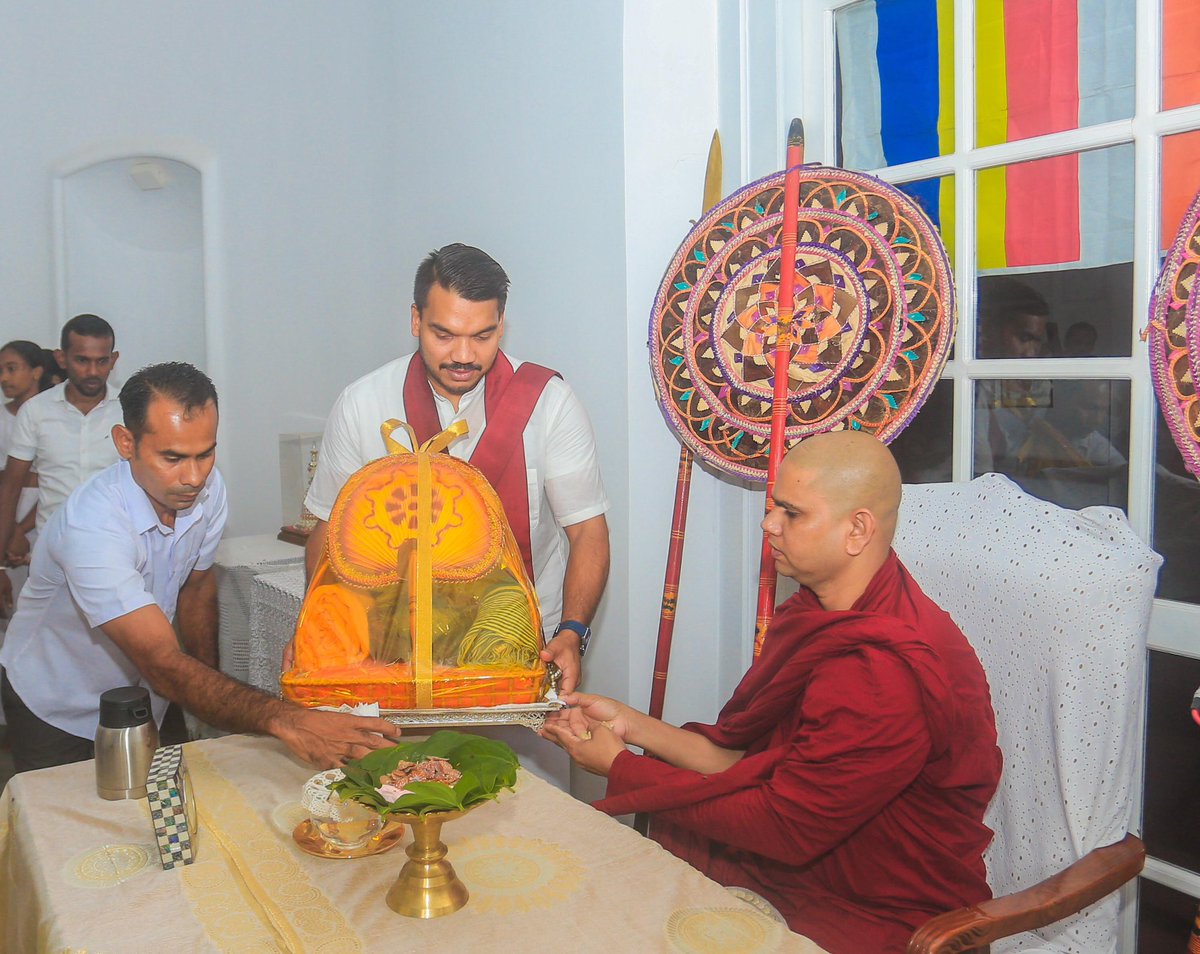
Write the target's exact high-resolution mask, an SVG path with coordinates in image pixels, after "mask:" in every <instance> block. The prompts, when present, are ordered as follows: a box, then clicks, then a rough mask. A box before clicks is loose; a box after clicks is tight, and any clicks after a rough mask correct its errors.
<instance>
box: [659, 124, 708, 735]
mask: <svg viewBox="0 0 1200 954" xmlns="http://www.w3.org/2000/svg"><path fill="white" fill-rule="evenodd" d="M721 174H722V160H721V136H720V133H719V132H713V137H712V142H711V143H710V144H709V147H708V167H707V169H706V170H705V173H704V200H703V203H704V208H703V210H702V213H703V212H707V211H708V210H709V209H711V208H712V207H713V206H714V205H716V204H717V203H718V202H720V201H721ZM692 458H693V455H692V452H691V450H689V449H688V447H687V445H686V444H685V445H684V446H682V447H681V448H680V449H679V470H678V472H677V473H676V477H675V508H674V511H673V512H672V514H671V540H670V543H669V544H668V546H667V569H666V575H665V579H664V581H663V595H662V607H661V609H660V611H659V616H658V645H657V647H656V648H655V651H654V675H653V678H652V679H651V682H650V708H649V712H650V715H652V716H654V718H656V719H661V718H662V713H663V704H664V702H665V700H666V695H667V669H668V668H669V667H670V665H671V640H672V638H673V637H674V635H675V608H676V605H677V603H678V601H679V575H680V570H681V567H682V565H683V537H684V533H685V532H686V530H687V510H688V498H689V495H690V493H691V489H692Z"/></svg>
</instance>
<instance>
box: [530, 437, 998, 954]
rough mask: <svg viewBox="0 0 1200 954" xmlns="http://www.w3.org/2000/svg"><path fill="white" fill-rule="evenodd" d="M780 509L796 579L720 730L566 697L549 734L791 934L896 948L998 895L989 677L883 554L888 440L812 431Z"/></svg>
mask: <svg viewBox="0 0 1200 954" xmlns="http://www.w3.org/2000/svg"><path fill="white" fill-rule="evenodd" d="M774 499H775V506H774V508H773V509H772V510H771V511H770V512H769V513H768V514H767V516H766V517H765V518H764V520H763V529H764V530H765V531H766V532H767V535H768V538H769V541H770V544H771V548H772V550H773V551H774V554H775V562H776V567H777V568H778V570H779V571H780V572H781V573H783V574H785V575H787V576H790V577H792V578H793V579H795V580H796V581H797V582H798V583H800V585H801V588H800V590H799V592H798V593H796V595H795V596H793V597H791V598H790V599H788V600H786V601H785V602H784V603H782V604H781V605H780V606H779V608H778V609H777V611H776V614H775V618H774V621H773V622H772V624H771V626H770V628H769V630H768V631H767V636H766V642H765V645H764V648H763V652H762V655H761V656H760V657H759V658H758V659H756V660H755V661H754V663H753V665H752V666H751V667H750V669H749V671H748V672H747V673H746V675H745V676H744V677H743V679H742V681H741V683H740V684H739V686H738V687H737V689H736V690H735V692H734V694H733V697H732V698H731V699H730V700H729V702H728V703H727V704H726V705H725V707H724V708H723V709H722V710H721V713H720V715H719V717H718V719H717V722H716V724H715V725H699V724H695V723H691V724H688V725H686V726H684V727H683V728H676V727H674V726H671V725H668V724H666V723H664V722H660V721H658V720H657V719H652V718H650V717H649V716H647V715H644V714H642V713H641V712H638V711H637V710H635V709H632V708H630V707H629V706H626V705H624V704H622V703H618V702H615V701H614V700H612V699H605V698H603V697H599V696H591V695H585V694H582V693H573V694H570V695H569V696H567V697H566V699H567V701H568V702H569V703H570V704H571V705H572V706H574V707H575V708H572V709H570V710H567V712H565V713H563V714H562V715H559V716H556V717H555V719H554V720H552V721H548V722H547V725H546V727H545V729H544V730H543V734H544V735H545V736H546V737H547V738H551V739H553V740H554V741H556V742H558V743H559V744H560V745H562V746H563V747H564V748H565V749H566V750H567V751H568V753H570V755H571V757H572V758H573V759H575V761H576V762H578V763H579V764H580V765H582V766H583V767H584V768H587V769H589V770H590V771H593V772H596V773H598V774H600V775H605V776H607V777H608V790H607V797H606V798H605V799H603V800H602V801H601V802H598V803H597V807H599V808H601V809H603V810H604V811H606V812H609V813H610V814H614V815H616V814H625V813H628V812H651V813H652V815H651V818H652V822H651V834H652V835H653V837H654V838H655V839H657V840H658V841H659V842H661V843H662V844H663V845H664V846H665V847H666V848H668V849H669V850H670V851H672V852H673V853H675V854H676V855H678V856H679V857H681V858H683V859H684V860H685V861H688V862H690V863H691V864H693V865H695V866H696V867H697V868H699V869H700V870H702V871H704V872H705V873H706V874H707V875H709V877H711V878H713V879H715V880H717V881H719V882H721V883H722V884H726V885H730V886H734V885H736V886H741V887H745V888H750V889H751V890H753V891H755V892H757V893H758V894H760V895H762V896H763V897H765V898H766V899H767V900H768V901H770V902H771V903H772V904H773V905H774V906H775V907H776V908H778V909H779V911H780V912H781V913H782V914H783V916H784V917H785V918H786V920H787V922H788V924H789V925H790V926H791V928H792V929H793V930H794V931H796V932H797V933H800V934H803V935H806V936H807V937H809V938H811V939H812V940H813V941H815V942H816V943H817V944H819V945H821V947H823V948H824V949H826V950H828V951H830V952H832V954H843V952H844V954H859V952H862V951H872V952H887V951H897V952H898V951H903V950H904V947H905V944H906V942H907V939H908V937H909V935H910V934H911V933H912V931H913V929H914V928H915V927H917V926H918V925H920V924H921V923H923V922H924V921H925V920H927V919H928V918H929V917H931V916H932V915H934V914H938V913H941V912H943V911H948V910H952V909H954V908H957V907H960V906H962V905H968V904H974V903H976V902H979V901H981V900H984V899H986V898H988V897H990V896H991V894H990V890H989V888H988V885H987V881H986V880H985V870H984V863H983V850H984V848H986V847H987V845H988V843H989V842H990V840H991V837H992V833H991V831H990V830H989V829H988V828H987V827H986V826H985V825H984V823H983V816H984V811H985V810H986V809H987V806H988V803H989V801H990V800H991V797H992V794H993V793H994V792H995V789H996V785H997V783H998V782H999V779H1000V768H1001V756H1000V750H999V748H998V747H997V745H996V727H995V719H994V716H993V713H992V707H991V700H990V694H989V690H988V684H987V679H986V677H985V676H984V673H983V669H982V668H981V667H980V665H979V661H978V659H977V658H976V656H975V653H974V651H973V650H972V649H971V647H970V645H969V644H968V643H967V641H966V638H965V637H964V636H963V635H962V633H961V632H960V631H959V629H958V627H957V626H955V624H954V622H953V620H951V619H950V617H949V616H948V615H947V614H946V613H945V612H943V611H942V610H941V609H939V608H938V607H937V605H936V604H934V603H933V601H932V600H930V599H929V597H927V596H926V595H925V594H924V593H922V592H921V589H920V587H919V586H918V585H917V584H916V582H915V581H914V580H913V578H912V577H911V576H910V575H909V574H908V571H907V570H905V568H904V567H903V565H901V563H900V561H899V560H898V559H897V557H896V554H895V552H894V551H893V550H892V549H891V541H892V536H893V533H894V530H895V526H896V516H897V510H898V507H899V503H900V474H899V471H898V470H897V468H896V464H895V461H894V460H893V459H892V456H891V453H890V452H889V451H888V450H887V448H886V447H884V445H883V444H881V443H879V442H878V441H877V440H875V438H873V437H870V436H868V435H865V434H862V433H861V432H855V431H841V432H835V433H830V434H824V435H819V436H814V437H810V438H808V439H806V440H805V441H803V442H802V443H801V444H800V445H799V446H798V447H796V448H794V449H793V450H792V451H791V452H790V453H789V454H788V455H787V457H786V458H785V459H784V461H783V464H782V465H781V467H780V469H779V475H778V480H777V482H776V485H775V493H774ZM626 745H634V746H639V747H640V748H642V749H643V750H645V752H646V754H645V755H637V754H634V753H633V752H632V751H630V750H629V749H627V748H626Z"/></svg>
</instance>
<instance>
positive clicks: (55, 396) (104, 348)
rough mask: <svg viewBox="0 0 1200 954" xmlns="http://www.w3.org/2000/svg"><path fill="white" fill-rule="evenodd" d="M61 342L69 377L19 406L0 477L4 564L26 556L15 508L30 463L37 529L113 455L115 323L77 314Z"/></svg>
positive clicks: (5, 587)
mask: <svg viewBox="0 0 1200 954" xmlns="http://www.w3.org/2000/svg"><path fill="white" fill-rule="evenodd" d="M60 344H61V348H60V349H59V350H58V351H57V352H55V357H56V358H57V359H58V363H59V364H60V365H61V366H62V367H63V368H64V369H65V371H66V375H67V379H66V381H64V382H63V383H62V384H59V385H56V386H55V387H52V388H50V389H49V390H48V391H43V392H42V393H41V394H39V395H37V396H36V397H33V398H30V399H29V400H28V401H26V402H25V403H24V404H23V405H22V406H21V410H20V411H19V412H18V414H17V421H16V427H15V429H14V432H13V439H12V444H11V446H10V448H9V454H8V460H7V461H6V463H5V465H4V475H3V477H2V478H0V549H2V550H3V555H2V556H3V561H4V563H5V564H6V565H7V566H18V565H20V564H22V563H27V562H28V561H29V541H28V539H27V538H26V537H25V534H24V533H22V532H21V531H20V530H19V529H18V528H17V525H16V515H17V500H18V498H19V497H20V494H21V487H22V486H23V485H24V483H25V478H26V476H27V475H28V474H29V473H30V472H31V471H36V472H37V475H38V501H37V524H36V526H37V529H38V531H39V532H40V531H41V530H42V528H43V527H45V525H46V521H47V520H49V519H50V517H51V516H52V515H53V514H54V511H55V510H57V509H58V508H59V507H60V506H61V505H62V503H63V501H64V500H66V499H67V497H68V495H70V493H71V492H72V491H73V490H74V489H75V488H76V487H78V486H79V485H80V484H82V483H83V482H84V481H85V480H87V478H88V477H90V476H91V475H92V474H94V473H96V472H97V471H100V470H103V469H104V468H105V467H107V466H109V465H110V464H112V463H114V462H115V461H116V460H117V451H116V448H115V447H114V446H113V442H112V433H111V432H112V428H113V425H114V424H119V423H121V406H120V404H119V403H118V401H117V395H116V393H115V392H114V391H113V390H112V389H111V388H110V387H109V385H108V376H109V375H110V374H111V373H112V370H113V368H114V367H116V364H117V358H118V356H119V353H118V352H117V351H116V350H115V345H116V336H115V335H114V333H113V330H112V326H111V325H109V323H108V322H107V321H105V320H104V319H103V318H100V317H98V316H96V315H76V316H75V317H74V318H72V319H71V320H70V321H68V322H67V323H66V324H65V325H64V326H63V329H62V339H61V342H60ZM11 604H12V591H11V584H10V583H9V580H8V574H6V573H0V611H6V610H8V609H10V608H11Z"/></svg>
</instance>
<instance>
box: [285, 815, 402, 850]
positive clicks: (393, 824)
mask: <svg viewBox="0 0 1200 954" xmlns="http://www.w3.org/2000/svg"><path fill="white" fill-rule="evenodd" d="M403 837H404V823H403V822H399V821H394V820H391V819H389V820H388V821H386V822H384V825H383V830H382V831H381V832H379V834H377V835H376V836H375V837H374V838H372V839H371V840H370V841H368V842H367V843H366V844H365V845H363V846H362V847H361V848H338V847H336V846H334V845H331V844H330V843H329V842H327V841H326V840H325V839H324V838H322V837H321V836H320V834H318V832H317V830H316V828H314V827H313V823H312V821H310V820H309V819H307V818H306V819H304V821H302V822H301V823H300V824H299V825H297V826H296V827H295V828H294V829H293V830H292V838H293V839H295V842H296V844H297V845H299V846H300V848H301V850H303V851H306V852H308V853H309V854H310V855H315V856H316V857H318V858H365V857H367V856H368V855H379V854H383V852H385V851H387V850H388V849H389V848H393V847H395V846H396V845H397V844H398V843H399V842H400V839H401V838H403Z"/></svg>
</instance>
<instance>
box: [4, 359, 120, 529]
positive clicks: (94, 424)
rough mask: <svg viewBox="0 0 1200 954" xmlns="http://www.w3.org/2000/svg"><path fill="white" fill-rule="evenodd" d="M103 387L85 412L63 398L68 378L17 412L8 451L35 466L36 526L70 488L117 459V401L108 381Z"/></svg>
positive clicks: (58, 503)
mask: <svg viewBox="0 0 1200 954" xmlns="http://www.w3.org/2000/svg"><path fill="white" fill-rule="evenodd" d="M104 387H105V391H104V397H103V398H102V399H101V401H100V403H99V404H97V405H96V406H95V407H94V408H92V409H91V410H90V411H89V412H88V413H87V414H84V413H82V412H81V411H80V410H79V408H77V407H76V406H75V405H74V404H72V403H71V402H70V401H68V400H67V385H66V382H63V383H62V384H56V385H55V386H54V387H52V388H50V389H49V390H46V391H43V392H42V393H41V394H37V395H34V396H33V397H31V398H30V399H29V400H28V401H26V402H25V403H24V404H22V405H21V410H19V411H18V412H17V425H16V427H15V428H14V429H13V433H12V442H11V444H10V445H9V448H8V454H9V456H10V457H15V458H16V459H17V460H28V461H32V462H33V465H34V469H35V470H37V474H38V513H37V528H38V530H39V531H40V530H41V529H42V528H43V527H45V525H46V521H47V520H49V519H50V517H51V515H52V514H53V513H54V511H56V510H57V509H58V508H59V507H60V506H62V502H63V501H64V500H66V499H67V497H68V496H69V495H70V493H71V491H73V490H74V489H75V488H76V487H78V486H79V485H80V484H82V483H83V482H84V481H85V480H87V479H88V478H89V477H90V476H91V475H92V474H94V473H96V472H97V471H101V470H103V469H104V468H105V467H107V466H108V465H109V464H113V463H115V462H116V461H117V460H118V459H119V456H120V455H118V454H117V448H116V445H114V444H113V441H112V428H113V425H114V424H120V423H121V422H122V415H121V402H120V401H118V400H117V392H116V391H115V390H113V388H112V386H111V385H109V384H105V386H104Z"/></svg>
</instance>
